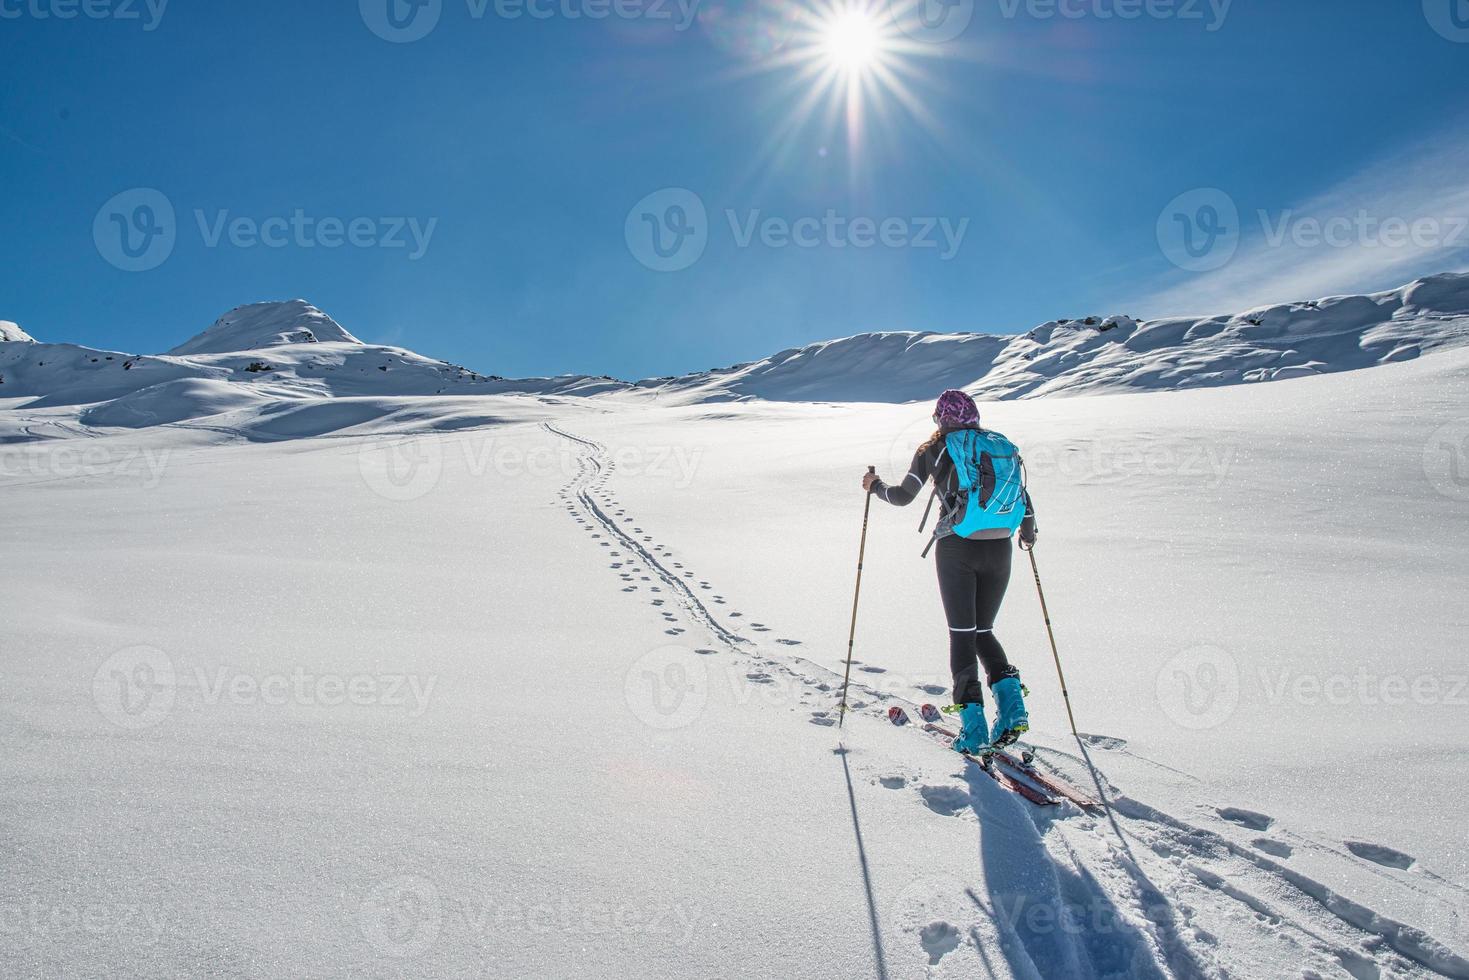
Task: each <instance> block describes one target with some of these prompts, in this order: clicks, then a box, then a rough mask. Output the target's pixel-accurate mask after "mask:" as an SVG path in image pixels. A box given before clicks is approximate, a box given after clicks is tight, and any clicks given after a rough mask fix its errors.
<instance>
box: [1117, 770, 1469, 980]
mask: <svg viewBox="0 0 1469 980" xmlns="http://www.w3.org/2000/svg"><path fill="white" fill-rule="evenodd" d="M1111 803H1112V809H1113V811H1114V812H1115V813H1117V814H1119V815H1122V816H1125V817H1127V818H1129V819H1130V820H1133V821H1137V822H1139V823H1145V824H1153V825H1156V826H1158V827H1161V828H1164V833H1163V834H1159V835H1157V836H1155V837H1154V839H1152V840H1146V839H1144V837H1143V836H1142V835H1139V837H1138V839H1139V841H1140V842H1141V843H1144V844H1147V845H1148V847H1149V848H1150V849H1151V850H1153V851H1155V852H1158V851H1160V845H1162V847H1165V848H1166V847H1168V846H1169V845H1174V846H1177V847H1179V848H1180V849H1182V850H1183V851H1185V853H1187V854H1189V855H1191V856H1192V857H1193V858H1195V859H1206V858H1208V859H1212V860H1217V859H1214V858H1213V856H1212V854H1211V853H1210V852H1211V851H1213V850H1216V849H1220V848H1222V849H1223V850H1225V851H1227V852H1228V853H1229V854H1230V855H1232V856H1233V857H1235V858H1237V859H1239V860H1241V861H1244V862H1246V863H1248V864H1250V865H1253V866H1254V868H1255V869H1257V870H1258V871H1261V872H1264V873H1265V874H1266V875H1268V876H1270V877H1271V878H1274V879H1275V880H1277V881H1279V882H1280V883H1283V884H1285V885H1288V886H1290V887H1291V888H1292V889H1293V890H1294V891H1295V892H1297V893H1298V894H1301V895H1303V896H1305V897H1306V898H1308V899H1310V900H1311V901H1312V902H1314V903H1315V904H1316V905H1318V906H1319V907H1320V908H1322V909H1323V910H1325V911H1326V912H1329V913H1330V914H1331V915H1332V916H1334V917H1335V918H1336V919H1338V920H1340V921H1341V922H1342V923H1343V924H1345V925H1347V926H1349V927H1351V928H1352V929H1356V930H1360V931H1362V932H1365V933H1368V934H1370V935H1372V936H1375V937H1377V938H1378V939H1380V940H1381V941H1382V942H1383V943H1385V944H1386V945H1387V946H1388V947H1389V948H1390V949H1392V950H1393V951H1394V952H1396V953H1398V954H1399V955H1401V956H1403V957H1406V958H1407V959H1409V960H1411V961H1412V962H1414V963H1416V964H1417V965H1419V966H1421V967H1424V968H1426V969H1428V970H1431V971H1433V972H1434V973H1436V974H1438V975H1440V976H1444V977H1452V978H1454V980H1469V960H1466V959H1464V958H1463V957H1462V956H1459V955H1458V954H1456V953H1454V952H1453V951H1452V950H1450V949H1449V948H1448V947H1446V946H1445V945H1444V944H1443V943H1441V942H1439V941H1438V940H1437V939H1434V938H1433V937H1432V936H1430V935H1428V934H1427V933H1425V932H1424V931H1423V930H1421V929H1419V928H1417V927H1416V926H1411V925H1408V924H1406V923H1403V922H1399V921H1397V920H1395V919H1392V918H1389V917H1387V916H1385V915H1382V914H1381V913H1379V912H1377V911H1376V910H1374V909H1371V908H1368V907H1367V906H1365V905H1361V904H1360V903H1358V902H1354V901H1352V900H1351V899H1349V898H1347V897H1346V896H1344V895H1342V894H1340V893H1339V892H1337V891H1335V890H1333V889H1332V888H1330V887H1328V886H1327V885H1325V884H1323V883H1321V882H1319V881H1317V880H1315V879H1314V878H1310V877H1308V876H1306V875H1304V874H1302V873H1301V872H1299V871H1296V870H1295V869H1293V868H1288V867H1286V866H1284V865H1282V864H1280V863H1278V862H1276V861H1273V860H1271V859H1270V858H1268V857H1266V856H1265V855H1263V854H1260V853H1257V852H1255V851H1252V850H1250V849H1248V848H1246V847H1243V846H1241V845H1239V844H1237V843H1235V842H1234V841H1232V840H1230V839H1229V838H1228V837H1225V836H1224V835H1223V834H1219V833H1216V832H1215V831H1212V830H1209V829H1207V828H1204V827H1198V826H1195V825H1193V824H1190V823H1188V822H1186V821H1183V820H1180V819H1178V818H1177V817H1173V816H1170V815H1169V814H1167V813H1164V812H1163V811H1162V810H1159V809H1157V808H1156V807H1153V806H1149V805H1148V804H1146V803H1142V802H1139V801H1138V800H1135V799H1133V798H1132V797H1129V796H1126V795H1122V794H1118V795H1117V796H1115V797H1114V799H1113V800H1112V801H1111ZM1169 831H1171V832H1172V833H1171V834H1169V833H1167V832H1169ZM1164 836H1167V837H1168V838H1169V839H1168V840H1166V841H1165V840H1163V839H1162V838H1163V837H1164ZM1353 863H1356V862H1353ZM1187 867H1188V870H1189V873H1190V874H1193V875H1194V876H1195V877H1196V878H1198V879H1199V880H1200V881H1201V882H1203V883H1204V884H1205V885H1207V886H1208V887H1210V888H1213V889H1215V890H1216V891H1220V892H1221V893H1222V894H1226V895H1228V896H1229V897H1231V898H1234V899H1236V900H1237V901H1242V902H1245V904H1247V905H1249V906H1250V907H1252V908H1253V907H1254V903H1258V902H1261V901H1262V900H1260V899H1258V898H1253V896H1251V898H1250V901H1246V900H1245V898H1244V897H1243V896H1244V895H1245V894H1247V893H1244V892H1243V891H1242V890H1241V889H1240V888H1239V886H1237V885H1233V884H1229V883H1228V882H1227V881H1226V880H1225V877H1224V876H1223V875H1219V878H1218V880H1217V881H1215V880H1210V877H1209V876H1210V875H1218V874H1219V873H1218V872H1217V871H1214V870H1213V869H1203V868H1200V867H1199V866H1198V865H1197V864H1195V863H1189V864H1188V866H1187ZM1201 871H1203V872H1204V873H1203V874H1201V873H1200V872H1201ZM1237 893H1238V894H1237ZM1256 911H1258V909H1256ZM1270 914H1272V915H1274V916H1277V917H1281V918H1284V917H1283V916H1281V915H1280V913H1279V912H1278V911H1272V912H1271V913H1270ZM1291 924H1292V925H1293V926H1294V927H1295V928H1297V929H1301V930H1302V931H1303V932H1304V931H1306V930H1305V928H1304V927H1303V926H1302V925H1301V924H1300V923H1299V922H1294V921H1292V922H1291ZM1379 965H1380V964H1379Z"/></svg>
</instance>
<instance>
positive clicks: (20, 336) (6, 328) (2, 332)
mask: <svg viewBox="0 0 1469 980" xmlns="http://www.w3.org/2000/svg"><path fill="white" fill-rule="evenodd" d="M35 341H36V338H34V337H32V336H31V335H30V334H28V333H26V332H25V331H24V330H22V329H21V328H20V324H18V323H13V322H11V321H10V320H0V344H5V343H18V344H33V343H35Z"/></svg>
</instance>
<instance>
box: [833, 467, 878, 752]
mask: <svg viewBox="0 0 1469 980" xmlns="http://www.w3.org/2000/svg"><path fill="white" fill-rule="evenodd" d="M867 472H868V473H871V474H874V475H876V473H877V467H876V466H869V467H867ZM871 512H872V491H871V490H869V491H867V502H866V503H864V504H863V505H862V543H861V544H860V545H858V546H857V587H856V588H855V589H853V590H852V629H851V631H850V632H848V633H847V672H846V673H845V674H843V675H842V706H841V708H840V709H838V711H837V727H838V728H841V727H842V723H843V722H845V721H846V720H847V682H848V681H850V680H851V679H852V645H853V644H854V643H855V642H856V641H857V600H858V598H860V597H861V595H862V558H863V556H864V555H866V554H867V515H868V514H870V513H871Z"/></svg>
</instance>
